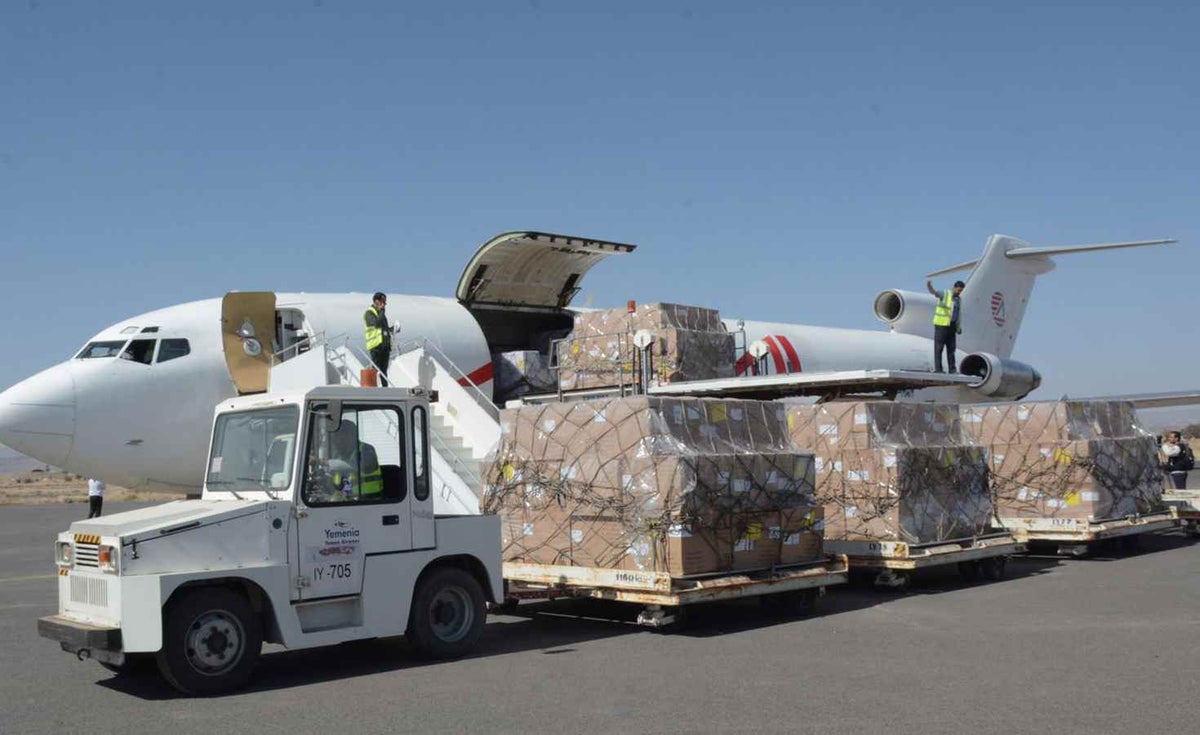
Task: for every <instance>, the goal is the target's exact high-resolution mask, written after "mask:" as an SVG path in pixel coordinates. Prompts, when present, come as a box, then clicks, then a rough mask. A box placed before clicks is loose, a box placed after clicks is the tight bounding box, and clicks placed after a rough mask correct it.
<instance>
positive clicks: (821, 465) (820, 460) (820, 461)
mask: <svg viewBox="0 0 1200 735" xmlns="http://www.w3.org/2000/svg"><path fill="white" fill-rule="evenodd" d="M813 463H814V464H815V465H816V468H817V472H824V471H825V458H824V457H817V458H816V459H815V461H814V462H813Z"/></svg>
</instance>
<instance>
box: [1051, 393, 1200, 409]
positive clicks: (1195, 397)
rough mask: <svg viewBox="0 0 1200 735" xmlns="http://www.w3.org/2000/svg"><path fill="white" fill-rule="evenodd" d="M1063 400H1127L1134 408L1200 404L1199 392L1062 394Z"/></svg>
mask: <svg viewBox="0 0 1200 735" xmlns="http://www.w3.org/2000/svg"><path fill="white" fill-rule="evenodd" d="M1063 400H1064V401H1128V402H1129V403H1132V404H1133V405H1134V407H1135V408H1170V407H1171V406H1196V405H1200V392H1189V391H1183V392H1177V393H1133V394H1130V395H1124V396H1094V397H1090V398H1073V397H1068V396H1063Z"/></svg>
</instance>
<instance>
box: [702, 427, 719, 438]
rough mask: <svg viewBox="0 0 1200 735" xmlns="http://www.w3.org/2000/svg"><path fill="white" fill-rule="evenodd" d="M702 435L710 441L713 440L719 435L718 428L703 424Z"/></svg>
mask: <svg viewBox="0 0 1200 735" xmlns="http://www.w3.org/2000/svg"><path fill="white" fill-rule="evenodd" d="M700 433H701V434H703V435H704V436H706V437H708V438H709V439H712V438H713V437H715V436H716V435H717V427H715V426H713V425H712V424H701V425H700Z"/></svg>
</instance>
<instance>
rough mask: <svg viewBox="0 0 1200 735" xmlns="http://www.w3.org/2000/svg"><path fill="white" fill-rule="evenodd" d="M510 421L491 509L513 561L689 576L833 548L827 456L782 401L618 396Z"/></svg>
mask: <svg viewBox="0 0 1200 735" xmlns="http://www.w3.org/2000/svg"><path fill="white" fill-rule="evenodd" d="M500 421H501V441H500V446H499V448H498V450H497V452H496V455H495V456H494V458H493V459H492V460H490V461H489V462H487V463H485V465H484V473H483V474H484V477H485V488H484V495H483V498H482V501H481V506H482V509H483V512H484V513H495V514H499V515H500V516H501V517H502V519H503V523H502V528H503V531H502V534H503V539H502V544H503V556H504V560H505V561H509V562H526V563H535V564H550V565H573V566H586V567H600V568H605V569H630V570H641V571H653V572H663V573H667V574H670V575H672V576H687V575H693V574H708V573H717V572H722V571H729V570H747V569H755V568H765V567H770V566H773V565H778V564H788V563H799V562H803V561H808V560H813V559H818V558H820V557H821V556H822V552H823V549H822V528H823V524H822V519H821V509H820V507H818V506H816V504H815V503H814V499H813V457H812V455H811V454H803V453H798V452H796V451H794V450H793V449H791V445H790V442H789V439H788V435H787V424H786V415H785V413H784V409H783V406H782V405H781V404H777V403H768V402H761V401H742V400H703V399H676V398H647V397H636V398H617V399H607V400H596V401H578V402H573V403H550V404H545V405H540V406H523V407H520V408H514V409H506V410H504V411H502V412H501V418H500Z"/></svg>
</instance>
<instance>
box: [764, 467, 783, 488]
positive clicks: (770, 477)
mask: <svg viewBox="0 0 1200 735" xmlns="http://www.w3.org/2000/svg"><path fill="white" fill-rule="evenodd" d="M783 482H784V479H783V475H782V474H780V472H779V470H771V471H770V472H768V473H767V484H768V485H782V484H783Z"/></svg>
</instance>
